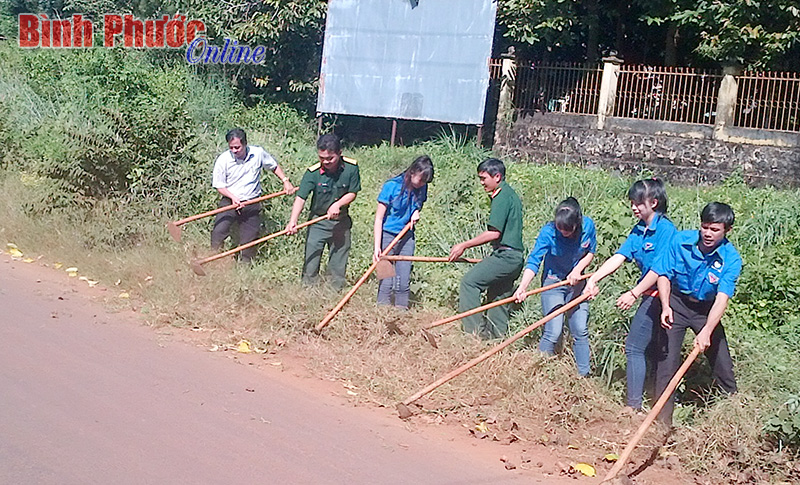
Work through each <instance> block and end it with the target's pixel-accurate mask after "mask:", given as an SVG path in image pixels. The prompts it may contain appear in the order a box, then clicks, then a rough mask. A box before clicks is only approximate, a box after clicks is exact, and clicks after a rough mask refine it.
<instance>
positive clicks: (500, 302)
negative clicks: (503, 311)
mask: <svg viewBox="0 0 800 485" xmlns="http://www.w3.org/2000/svg"><path fill="white" fill-rule="evenodd" d="M593 274H594V273H589V274H585V275H581V277H580V278H578V281H581V280H584V279H586V278H588V277H590V276H592V275H593ZM568 284H569V283H568V282H567V280H563V281H559V282H558V283H553V284H552V285H547V286H542V287H541V288H535V289H533V290H530V291H527V292H525V296H526V297H527V296H531V295H535V294H537V293H541V292H543V291H547V290H552V289H553V288H558V287H560V286H564V285H568ZM515 299H516V298H515V297H513V296H509V297H508V298H503V299H502V300H497V301H493V302H491V303H487V304H486V305H483V306H479V307H477V308H473V309H472V310H467V311H465V312H463V313H459V314H458V315H453V316H452V317H447V318H443V319H441V320H436V321H435V322H433V323H430V324H428V325H426V326H424V327H422V328H421V329H420V332H422V337H423V338H424V339H425V340H426V341H427V342H428V343H429V344H431V345H432V346H433V348H435V349H436V348H439V346H438V345H437V344H436V337H434V336H433V334H432V333H431V332H430V330H431V329H432V328H436V327H440V326H442V325H446V324H448V323H450V322H455V321H456V320H461V319H462V318H465V317H468V316H471V315H475V314H476V313H481V312H483V311H485V310H488V309H490V308H494V307H498V306H500V305H505V304H507V303H513V302H514V300H515Z"/></svg>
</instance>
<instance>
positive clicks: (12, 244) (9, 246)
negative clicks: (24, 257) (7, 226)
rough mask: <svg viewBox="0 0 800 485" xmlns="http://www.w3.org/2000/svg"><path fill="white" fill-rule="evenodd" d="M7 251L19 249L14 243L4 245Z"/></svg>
mask: <svg viewBox="0 0 800 485" xmlns="http://www.w3.org/2000/svg"><path fill="white" fill-rule="evenodd" d="M6 246H7V247H8V249H19V248H18V247H17V245H16V244H14V243H6Z"/></svg>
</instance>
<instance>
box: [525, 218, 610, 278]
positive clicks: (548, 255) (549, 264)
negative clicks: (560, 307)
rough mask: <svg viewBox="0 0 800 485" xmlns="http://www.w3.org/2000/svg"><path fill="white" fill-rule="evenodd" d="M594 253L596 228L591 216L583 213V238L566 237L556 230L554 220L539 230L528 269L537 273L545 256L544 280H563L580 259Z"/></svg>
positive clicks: (595, 248)
mask: <svg viewBox="0 0 800 485" xmlns="http://www.w3.org/2000/svg"><path fill="white" fill-rule="evenodd" d="M595 252H597V231H596V229H595V227H594V221H593V220H592V219H591V218H590V217H588V216H583V228H582V230H581V237H580V239H579V238H565V237H564V236H562V235H561V232H560V231H559V230H558V229H556V225H555V223H553V222H552V221H551V222H548V223H547V224H545V226H544V227H543V228H542V230H541V231H539V235H538V236H537V237H536V244H535V245H534V247H533V251H531V254H529V255H528V261H527V262H526V263H525V268H527V269H530V270H532V271H533V272H534V273H538V272H539V266H541V264H542V259H544V269H543V270H542V281H544V280H545V279H546V278H547V277H549V276H554V277H556V278H558V279H559V280H563V279H564V278H566V277H567V275H568V274H569V273H570V271H572V269H573V268H574V267H575V265H576V264H578V261H580V260H581V258H583V257H584V256H586V255H587V254H588V253H595Z"/></svg>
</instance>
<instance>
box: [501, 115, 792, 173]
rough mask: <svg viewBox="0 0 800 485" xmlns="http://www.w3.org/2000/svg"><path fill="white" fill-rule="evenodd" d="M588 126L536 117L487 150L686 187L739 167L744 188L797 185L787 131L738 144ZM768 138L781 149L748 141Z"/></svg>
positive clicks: (676, 132)
mask: <svg viewBox="0 0 800 485" xmlns="http://www.w3.org/2000/svg"><path fill="white" fill-rule="evenodd" d="M596 126H597V117H596V116H594V115H568V114H558V113H536V114H535V115H534V116H528V117H525V118H521V119H518V120H516V121H515V122H514V123H513V125H512V126H511V128H510V129H508V130H507V131H506V132H505V133H504V136H503V137H501V138H500V139H499V140H498V141H499V144H498V145H497V146H496V147H495V148H496V149H498V150H499V151H500V152H501V153H504V154H506V155H511V156H513V157H514V158H517V159H522V160H528V161H532V162H536V163H543V162H549V163H571V164H576V165H580V166H585V167H587V168H588V167H593V166H600V167H603V168H606V169H610V170H618V171H620V172H621V173H625V174H634V175H635V174H637V173H639V171H641V170H642V169H649V170H651V171H653V172H654V174H655V175H657V176H659V177H663V178H665V179H666V180H668V181H670V182H671V183H678V184H686V185H691V184H709V183H716V182H720V181H722V180H724V179H725V178H727V177H728V176H729V175H730V174H731V172H733V171H734V170H736V169H741V172H742V175H743V176H744V178H745V180H746V181H747V182H748V183H750V184H752V185H759V186H760V185H775V186H778V187H789V186H793V187H798V186H800V143H799V142H800V136H798V135H795V134H782V133H773V132H765V130H745V129H737V130H736V134H735V137H736V138H735V139H736V141H737V142H738V143H732V142H723V141H717V140H714V139H713V138H712V137H713V129H714V127H713V126H711V125H708V126H704V125H694V124H683V123H673V122H662V121H649V120H631V119H624V118H607V119H606V120H605V126H604V129H603V130H597V129H596ZM732 134H733V133H732ZM775 136H778V137H780V139H781V140H782V144H783V145H784V146H764V145H758V144H754V143H758V140H759V139H770V140H773V139H774V138H775ZM742 142H746V143H742ZM773 143H774V142H773Z"/></svg>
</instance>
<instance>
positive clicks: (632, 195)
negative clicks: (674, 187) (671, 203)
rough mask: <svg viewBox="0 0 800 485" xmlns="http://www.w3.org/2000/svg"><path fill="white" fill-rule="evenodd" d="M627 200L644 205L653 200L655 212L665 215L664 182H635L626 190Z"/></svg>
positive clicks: (665, 195) (655, 179)
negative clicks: (655, 202)
mask: <svg viewBox="0 0 800 485" xmlns="http://www.w3.org/2000/svg"><path fill="white" fill-rule="evenodd" d="M628 199H630V200H631V202H633V203H634V204H644V203H646V202H647V201H650V200H655V201H657V202H658V203H657V204H656V208H655V211H656V212H660V213H661V214H666V213H667V190H666V189H665V188H664V182H662V181H661V180H659V179H657V178H651V179H643V180H637V181H636V182H634V183H633V185H631V188H630V189H628Z"/></svg>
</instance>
